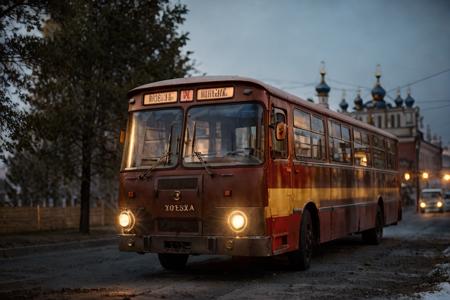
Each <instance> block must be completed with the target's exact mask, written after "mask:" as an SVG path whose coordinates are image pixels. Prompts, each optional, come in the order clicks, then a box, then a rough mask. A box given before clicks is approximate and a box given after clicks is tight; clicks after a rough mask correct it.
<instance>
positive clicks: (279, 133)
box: [275, 122, 287, 141]
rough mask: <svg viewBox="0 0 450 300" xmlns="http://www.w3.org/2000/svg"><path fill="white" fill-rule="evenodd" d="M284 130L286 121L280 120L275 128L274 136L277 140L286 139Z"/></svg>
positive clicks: (285, 129)
mask: <svg viewBox="0 0 450 300" xmlns="http://www.w3.org/2000/svg"><path fill="white" fill-rule="evenodd" d="M286 132H287V126H286V123H284V122H280V123H277V126H276V128H275V138H276V139H277V141H283V140H284V139H286Z"/></svg>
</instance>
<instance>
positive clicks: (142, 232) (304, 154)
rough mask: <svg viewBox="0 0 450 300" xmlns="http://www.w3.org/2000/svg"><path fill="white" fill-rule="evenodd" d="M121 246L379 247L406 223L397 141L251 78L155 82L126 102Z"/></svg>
mask: <svg viewBox="0 0 450 300" xmlns="http://www.w3.org/2000/svg"><path fill="white" fill-rule="evenodd" d="M128 108H129V109H128V110H129V123H128V129H127V133H126V139H125V147H124V155H123V163H122V168H121V172H120V188H119V207H120V212H119V217H118V219H119V224H120V226H121V231H122V232H121V234H120V242H119V248H120V250H121V251H133V252H138V253H146V252H152V253H158V257H159V260H160V263H161V265H162V266H163V267H165V268H168V269H180V268H183V267H184V266H185V265H186V262H187V260H188V257H189V255H191V254H195V255H197V254H220V255H231V256H275V255H280V254H287V255H288V257H289V260H290V263H291V264H292V266H293V267H295V268H298V269H306V268H308V267H309V266H310V261H311V255H312V250H313V248H314V246H316V245H318V244H321V243H324V242H327V241H330V240H334V239H338V238H342V237H345V236H347V235H349V234H351V233H361V234H362V238H363V239H364V240H365V241H367V242H368V243H372V244H378V243H379V242H380V240H381V238H382V235H383V227H384V226H386V225H389V224H396V223H397V222H398V221H399V220H400V219H401V203H400V183H399V182H400V181H399V178H398V174H397V173H398V172H397V157H398V154H397V143H398V141H397V139H396V137H395V136H393V135H391V134H389V133H387V132H385V131H383V130H380V129H378V128H376V127H373V126H370V125H368V124H365V123H363V122H360V121H358V120H355V119H353V118H350V117H347V116H345V115H343V114H340V113H337V112H333V111H331V110H328V109H325V108H323V107H321V106H319V105H317V104H314V103H311V102H308V101H305V100H302V99H300V98H298V97H296V96H293V95H291V94H288V93H286V92H283V91H281V90H279V89H277V88H274V87H272V86H270V85H267V84H265V83H263V82H260V81H257V80H253V79H250V78H243V77H231V76H220V77H197V78H183V79H173V80H167V81H161V82H156V83H150V84H146V85H142V86H139V87H137V88H135V89H133V90H131V91H130V92H129V107H128Z"/></svg>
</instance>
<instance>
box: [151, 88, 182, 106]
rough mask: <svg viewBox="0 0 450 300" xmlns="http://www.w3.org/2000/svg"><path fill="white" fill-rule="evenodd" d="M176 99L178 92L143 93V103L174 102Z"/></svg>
mask: <svg viewBox="0 0 450 300" xmlns="http://www.w3.org/2000/svg"><path fill="white" fill-rule="evenodd" d="M177 100H178V93H177V92H176V91H175V92H166V93H154V94H147V95H144V105H153V104H164V103H174V102H177Z"/></svg>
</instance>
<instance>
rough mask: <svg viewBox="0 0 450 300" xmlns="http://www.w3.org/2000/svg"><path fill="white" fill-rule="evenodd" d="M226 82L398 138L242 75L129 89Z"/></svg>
mask: <svg viewBox="0 0 450 300" xmlns="http://www.w3.org/2000/svg"><path fill="white" fill-rule="evenodd" d="M226 82H234V83H244V84H245V83H251V84H254V85H258V86H260V87H262V88H264V89H265V90H267V91H268V92H269V93H270V94H272V95H273V96H277V97H279V98H282V99H285V100H287V101H290V102H292V103H297V104H300V105H301V106H304V107H306V108H308V109H310V110H312V111H315V112H317V113H319V114H323V115H326V116H329V117H332V118H334V119H337V120H341V121H344V122H347V123H350V124H354V125H356V126H358V127H360V128H364V129H366V130H370V131H372V132H376V133H378V134H381V135H383V136H385V137H389V138H391V139H395V140H398V139H397V137H396V136H395V135H392V134H390V133H389V132H387V131H384V130H382V129H379V128H377V127H375V126H372V125H369V124H367V123H364V122H362V121H359V120H356V119H354V118H352V117H350V116H346V115H344V114H342V113H338V112H335V111H332V110H330V109H327V108H325V107H322V106H320V105H318V104H315V103H311V102H309V101H306V100H304V99H302V98H300V97H297V96H294V95H292V94H290V93H288V92H285V91H283V90H280V89H278V88H276V87H273V86H271V85H269V84H267V83H264V82H262V81H259V80H256V79H253V78H248V77H241V76H198V77H186V78H176V79H169V80H163V81H158V82H152V83H148V84H144V85H141V86H138V87H136V88H134V89H132V90H130V91H129V95H131V94H135V93H136V92H139V91H142V90H147V89H152V88H162V87H164V88H165V87H170V86H177V87H178V86H183V85H195V84H205V83H226Z"/></svg>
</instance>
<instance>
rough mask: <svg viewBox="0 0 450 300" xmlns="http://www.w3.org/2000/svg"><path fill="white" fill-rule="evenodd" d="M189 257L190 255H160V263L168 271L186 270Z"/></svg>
mask: <svg viewBox="0 0 450 300" xmlns="http://www.w3.org/2000/svg"><path fill="white" fill-rule="evenodd" d="M188 257H189V255H188V254H173V253H158V259H159V263H160V264H161V266H163V268H164V269H167V270H182V269H184V267H185V266H186V263H187V260H188Z"/></svg>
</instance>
